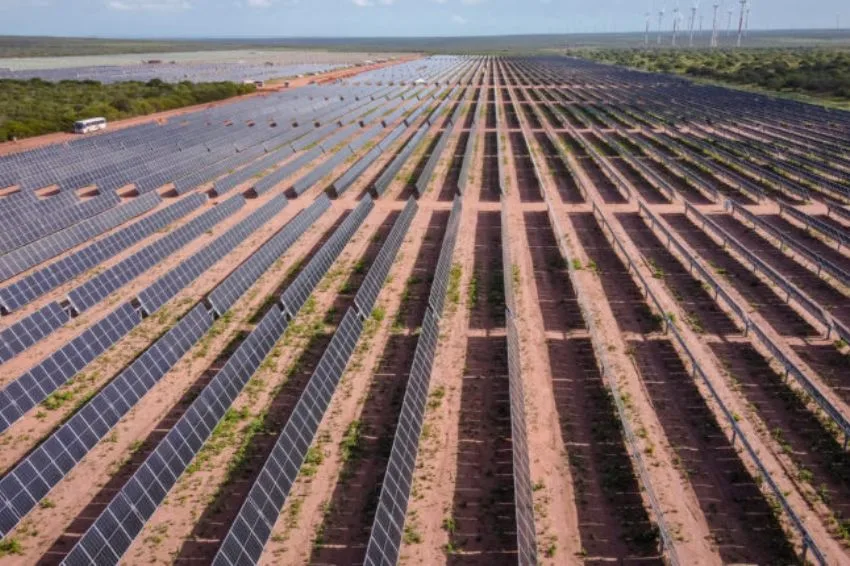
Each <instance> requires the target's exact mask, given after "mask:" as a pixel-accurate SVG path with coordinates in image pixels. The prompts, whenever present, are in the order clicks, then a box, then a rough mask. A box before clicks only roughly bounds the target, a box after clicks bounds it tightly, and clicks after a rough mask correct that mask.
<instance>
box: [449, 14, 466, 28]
mask: <svg viewBox="0 0 850 566" xmlns="http://www.w3.org/2000/svg"><path fill="white" fill-rule="evenodd" d="M452 22H454V23H456V24H460V25H463V24H465V23H466V18H464V17H463V16H459V15H457V14H452Z"/></svg>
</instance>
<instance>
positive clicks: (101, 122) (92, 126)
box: [74, 118, 106, 134]
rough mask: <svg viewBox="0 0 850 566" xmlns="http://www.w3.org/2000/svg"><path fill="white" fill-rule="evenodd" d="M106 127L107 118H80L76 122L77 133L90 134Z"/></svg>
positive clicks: (75, 129)
mask: <svg viewBox="0 0 850 566" xmlns="http://www.w3.org/2000/svg"><path fill="white" fill-rule="evenodd" d="M105 129H106V118H88V119H87V120H79V121H77V122H74V133H75V134H88V133H89V132H96V131H98V130H105Z"/></svg>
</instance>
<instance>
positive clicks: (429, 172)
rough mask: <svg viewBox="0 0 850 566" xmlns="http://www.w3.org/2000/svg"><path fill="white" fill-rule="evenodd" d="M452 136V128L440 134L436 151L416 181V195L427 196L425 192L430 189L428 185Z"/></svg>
mask: <svg viewBox="0 0 850 566" xmlns="http://www.w3.org/2000/svg"><path fill="white" fill-rule="evenodd" d="M451 135H452V130H451V128H446V129H445V130H443V131H442V133H441V134H440V139H439V140H438V141H437V144H436V145H435V146H434V149H433V150H431V155H430V156H429V157H428V161H426V162H425V166H424V167H423V168H422V172H421V173H419V177H418V178H417V179H416V184H415V187H416V194H418V195H419V196H422V195H423V194H425V190H426V189H427V188H428V183H430V182H431V177H432V176H433V175H434V170H435V169H436V168H437V164H438V163H439V162H440V158H441V157H442V155H443V150H445V149H446V145H447V144H448V143H449V138H450V137H451Z"/></svg>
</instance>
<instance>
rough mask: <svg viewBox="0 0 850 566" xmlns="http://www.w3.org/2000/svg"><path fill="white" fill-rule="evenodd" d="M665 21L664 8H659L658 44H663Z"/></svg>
mask: <svg viewBox="0 0 850 566" xmlns="http://www.w3.org/2000/svg"><path fill="white" fill-rule="evenodd" d="M663 21H664V8H661V9H660V10H658V45H661V24H662V23H663Z"/></svg>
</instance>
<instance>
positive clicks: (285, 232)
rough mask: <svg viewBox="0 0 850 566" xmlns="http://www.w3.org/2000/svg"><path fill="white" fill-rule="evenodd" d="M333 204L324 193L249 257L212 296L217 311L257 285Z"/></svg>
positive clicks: (213, 306)
mask: <svg viewBox="0 0 850 566" xmlns="http://www.w3.org/2000/svg"><path fill="white" fill-rule="evenodd" d="M330 205H331V202H330V199H329V198H328V196H327V195H325V194H323V195H322V196H320V197H319V198H318V199H316V201H315V202H314V203H313V204H311V205H310V206H309V207H307V208H306V209H304V210H303V211H301V212H300V213H299V214H298V216H296V217H295V218H293V219H292V220H291V221H290V222H289V223H288V224H287V225H286V226H285V227H284V228H283V229H282V230H281V231H280V232H278V233H277V234H276V235H275V236H273V237H272V238H271V239H270V240H269V241H268V242H266V243H265V244H264V245H263V246H262V247H261V248H260V249H259V250H257V251H256V252H255V253H254V254H253V255H251V257H250V258H248V260H247V261H246V262H245V263H243V264H242V265H241V266H239V268H238V269H237V270H236V271H234V272H233V273H231V274H230V275H229V276H228V277H227V279H225V280H224V281H222V282H221V283H220V284H219V285H218V287H216V288H215V290H214V291H213V292H212V293H210V295H209V303H210V305H211V307H212V309H213V311H214V312H215V313H216V314H217V315H218V316H221V315H223V314H224V313H225V312H227V310H228V309H229V308H230V307H231V306H233V303H235V302H236V299H238V298H239V297H240V296H241V295H242V293H244V292H245V291H246V290H247V289H248V288H249V287H250V286H251V285H253V284H254V282H255V281H257V279H259V277H260V275H262V274H263V272H265V271H266V270H267V269H268V268H269V267H270V266H271V265H272V264H273V263H274V262H275V261H277V260H278V258H280V256H281V255H282V254H283V252H285V251H286V250H287V249H288V248H289V246H291V245H292V244H293V243H295V241H296V240H297V239H298V238H300V237H301V235H302V234H303V233H304V232H305V231H306V230H307V229H308V228H309V227H310V226H311V225H312V224H313V222H315V221H316V220H317V219H318V218H319V216H321V215H322V214H323V213H324V212H325V211H326V210H327V209H328V208H329V207H330Z"/></svg>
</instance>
